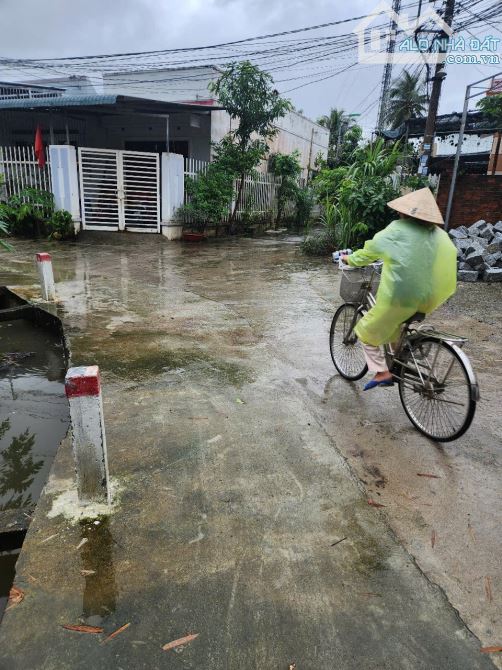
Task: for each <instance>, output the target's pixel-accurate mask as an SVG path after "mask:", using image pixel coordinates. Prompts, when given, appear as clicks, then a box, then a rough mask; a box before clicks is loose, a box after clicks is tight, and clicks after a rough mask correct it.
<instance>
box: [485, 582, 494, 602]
mask: <svg viewBox="0 0 502 670" xmlns="http://www.w3.org/2000/svg"><path fill="white" fill-rule="evenodd" d="M485 595H486V599H487V600H488V602H489V603H491V602H492V600H493V593H492V578H491V577H485Z"/></svg>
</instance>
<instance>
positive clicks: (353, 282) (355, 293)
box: [340, 268, 380, 302]
mask: <svg viewBox="0 0 502 670" xmlns="http://www.w3.org/2000/svg"><path fill="white" fill-rule="evenodd" d="M372 275H373V276H372ZM370 283H371V291H372V293H373V294H375V293H376V291H377V289H378V285H379V283H380V275H378V274H377V273H376V272H375V273H374V272H373V269H372V268H351V269H350V270H347V269H344V270H343V272H342V280H341V282H340V297H341V298H342V300H344V301H345V302H362V300H363V297H364V292H365V291H366V290H367V289H368V287H369V286H370Z"/></svg>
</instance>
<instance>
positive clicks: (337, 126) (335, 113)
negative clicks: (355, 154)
mask: <svg viewBox="0 0 502 670" xmlns="http://www.w3.org/2000/svg"><path fill="white" fill-rule="evenodd" d="M317 123H318V124H319V125H320V126H323V127H324V128H326V129H327V130H329V140H328V165H330V164H331V163H334V162H335V153H336V146H337V144H338V141H339V139H340V135H341V134H342V133H343V132H344V128H343V127H344V126H345V130H346V129H347V128H348V127H349V126H350V125H351V124H352V123H354V120H353V119H352V118H351V117H350V116H349V115H348V114H347V113H346V112H345V110H344V109H337V108H336V107H332V108H331V110H330V112H329V114H324V115H323V116H321V117H320V118H318V119H317ZM330 166H331V165H330ZM331 167H332V166H331Z"/></svg>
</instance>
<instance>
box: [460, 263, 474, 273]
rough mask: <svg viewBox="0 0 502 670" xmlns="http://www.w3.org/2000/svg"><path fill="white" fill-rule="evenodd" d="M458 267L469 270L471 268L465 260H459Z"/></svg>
mask: <svg viewBox="0 0 502 670" xmlns="http://www.w3.org/2000/svg"><path fill="white" fill-rule="evenodd" d="M458 269H459V270H469V271H470V270H472V268H471V266H470V265H469V263H466V262H465V261H460V263H459V264H458Z"/></svg>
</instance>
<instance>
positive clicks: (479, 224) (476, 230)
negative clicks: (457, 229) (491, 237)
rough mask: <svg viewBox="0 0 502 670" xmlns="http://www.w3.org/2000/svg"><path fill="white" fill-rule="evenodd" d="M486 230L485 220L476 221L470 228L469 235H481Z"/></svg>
mask: <svg viewBox="0 0 502 670" xmlns="http://www.w3.org/2000/svg"><path fill="white" fill-rule="evenodd" d="M485 229H486V221H485V220H484V219H480V220H479V221H476V223H473V224H472V226H469V235H481V233H482V232H483V230H485Z"/></svg>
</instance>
